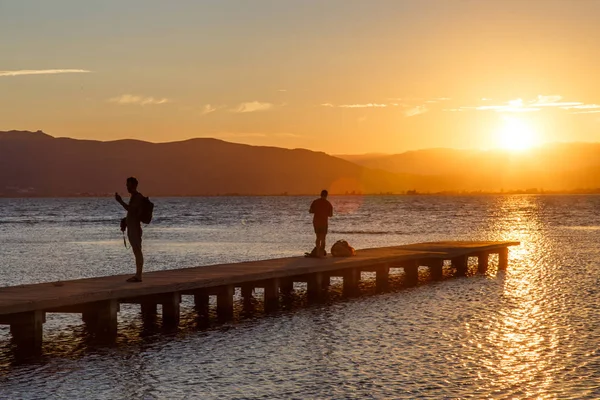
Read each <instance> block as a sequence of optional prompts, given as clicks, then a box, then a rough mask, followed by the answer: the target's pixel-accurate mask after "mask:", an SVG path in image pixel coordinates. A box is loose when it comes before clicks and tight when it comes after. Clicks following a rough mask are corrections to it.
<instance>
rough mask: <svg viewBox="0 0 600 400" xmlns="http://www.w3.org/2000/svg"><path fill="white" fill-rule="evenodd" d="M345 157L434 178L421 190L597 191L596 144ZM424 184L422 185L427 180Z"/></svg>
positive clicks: (599, 146) (599, 158)
mask: <svg viewBox="0 0 600 400" xmlns="http://www.w3.org/2000/svg"><path fill="white" fill-rule="evenodd" d="M342 157H344V156H342ZM344 158H346V157H344ZM347 159H349V160H352V161H354V162H355V163H357V164H359V165H362V166H365V167H368V168H373V169H380V170H385V171H388V172H393V173H399V174H410V175H419V176H422V177H423V178H425V177H435V179H434V181H436V183H434V186H435V188H434V187H423V186H421V189H422V190H434V191H437V190H467V191H476V190H483V191H498V190H501V189H504V190H517V189H521V190H524V189H529V188H538V189H545V190H554V191H561V190H574V189H594V188H600V143H553V144H547V145H545V146H542V147H539V148H534V149H530V150H527V151H522V152H514V151H506V150H459V149H425V150H417V151H409V152H405V153H401V154H394V155H375V156H372V157H368V156H365V157H355V156H352V157H348V158H347ZM440 181H441V182H440ZM423 182H428V183H427V184H425V186H427V185H428V184H429V183H431V182H432V180H423ZM417 186H419V185H417ZM442 187H443V188H442Z"/></svg>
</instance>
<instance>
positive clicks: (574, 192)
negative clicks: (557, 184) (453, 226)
mask: <svg viewBox="0 0 600 400" xmlns="http://www.w3.org/2000/svg"><path fill="white" fill-rule="evenodd" d="M506 195H511V196H514V195H530V196H552V195H566V196H568V195H600V190H572V191H543V192H541V191H540V192H536V191H526V190H515V191H504V192H479V191H477V192H458V191H456V192H450V191H449V192H416V193H344V194H341V193H337V194H335V193H334V194H330V197H361V196H363V197H431V196H438V197H466V196H469V197H477V196H506ZM113 196H114V194H74V195H4V194H0V199H90V198H112V197H113ZM315 196H317V195H316V194H314V193H311V194H246V193H225V194H202V195H199V194H194V195H152V194H149V197H152V198H186V197H187V198H189V197H196V198H213V197H215V198H216V197H227V198H232V197H315Z"/></svg>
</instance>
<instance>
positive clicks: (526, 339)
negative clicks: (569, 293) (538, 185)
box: [485, 196, 561, 398]
mask: <svg viewBox="0 0 600 400" xmlns="http://www.w3.org/2000/svg"><path fill="white" fill-rule="evenodd" d="M499 202H500V203H502V204H498V209H499V213H505V216H504V218H500V219H498V221H501V220H502V219H503V220H504V221H503V223H502V226H498V230H497V231H498V232H503V233H502V235H501V237H499V238H498V239H499V240H519V241H520V242H521V245H520V246H518V247H513V248H511V249H510V257H509V260H510V265H509V269H508V270H507V272H506V275H504V276H503V277H501V278H502V279H504V286H503V292H502V299H503V300H502V302H501V304H502V306H501V307H500V308H499V309H498V312H497V313H495V314H494V315H493V317H492V319H491V321H490V324H489V332H488V334H487V337H486V338H485V341H486V342H488V343H489V344H490V345H491V346H492V347H493V350H492V352H491V354H490V356H491V358H490V359H489V360H488V362H487V363H486V364H487V365H486V367H487V368H489V369H490V370H493V371H494V373H495V375H497V379H498V381H499V382H498V383H500V384H501V385H503V386H504V387H511V388H513V389H514V390H516V391H517V392H518V393H519V395H520V396H523V397H525V398H530V397H536V398H549V397H551V396H550V394H549V393H547V390H549V387H550V386H551V385H552V382H553V379H554V378H553V373H552V371H553V370H554V369H555V368H557V363H558V364H560V362H559V360H558V357H559V354H558V348H559V339H560V338H559V331H560V329H561V326H560V325H561V321H560V320H557V318H556V317H557V308H561V307H560V300H559V299H556V300H553V301H552V302H548V301H546V299H547V298H548V297H549V292H550V291H551V290H552V288H551V285H552V284H553V283H552V282H549V281H548V280H547V279H546V277H547V276H546V273H545V272H544V269H543V268H541V266H542V265H545V264H546V263H544V262H542V259H543V258H544V257H551V255H552V249H551V244H549V243H548V239H547V236H546V235H545V234H544V228H543V227H544V225H543V221H542V220H541V216H540V213H541V211H540V204H539V198H536V197H529V196H522V197H503V198H501V199H499ZM550 297H551V296H550ZM500 381H501V382H500ZM531 382H537V383H536V385H535V386H531V385H530V383H531ZM544 393H547V395H544Z"/></svg>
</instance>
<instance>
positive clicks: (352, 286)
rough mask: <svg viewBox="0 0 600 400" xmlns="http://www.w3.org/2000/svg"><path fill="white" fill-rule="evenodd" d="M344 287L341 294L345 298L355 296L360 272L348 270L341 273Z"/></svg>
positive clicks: (355, 269)
mask: <svg viewBox="0 0 600 400" xmlns="http://www.w3.org/2000/svg"><path fill="white" fill-rule="evenodd" d="M342 276H343V279H344V286H343V294H344V296H346V297H352V296H356V295H357V294H358V282H359V281H360V270H359V269H358V268H349V269H347V270H345V271H344V272H343V275H342Z"/></svg>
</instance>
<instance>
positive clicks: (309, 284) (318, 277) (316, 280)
mask: <svg viewBox="0 0 600 400" xmlns="http://www.w3.org/2000/svg"><path fill="white" fill-rule="evenodd" d="M324 280H325V278H324V274H323V273H321V272H315V273H313V274H310V275H309V276H308V277H307V279H306V295H307V297H308V301H309V302H318V301H319V300H321V298H322V296H323V287H324V284H323V281H324ZM327 280H329V278H327ZM328 286H329V285H327V287H328Z"/></svg>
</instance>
